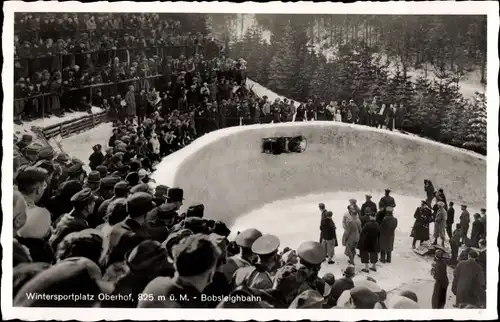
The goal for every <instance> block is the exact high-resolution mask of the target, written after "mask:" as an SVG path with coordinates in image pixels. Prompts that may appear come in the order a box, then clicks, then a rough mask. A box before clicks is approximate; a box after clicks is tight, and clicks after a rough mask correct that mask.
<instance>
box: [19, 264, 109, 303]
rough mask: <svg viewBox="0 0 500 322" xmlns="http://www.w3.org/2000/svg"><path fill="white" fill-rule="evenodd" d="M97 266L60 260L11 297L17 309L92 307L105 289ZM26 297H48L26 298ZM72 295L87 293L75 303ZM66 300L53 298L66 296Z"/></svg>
mask: <svg viewBox="0 0 500 322" xmlns="http://www.w3.org/2000/svg"><path fill="white" fill-rule="evenodd" d="M100 278H101V276H100V271H99V267H97V265H95V264H94V263H92V262H91V261H90V260H86V261H85V260H69V261H62V262H60V263H58V264H56V265H54V266H52V267H50V268H48V269H46V270H44V271H42V272H40V273H39V274H37V275H36V276H35V277H34V278H32V279H31V280H30V281H29V282H27V283H26V284H25V285H24V286H23V287H22V288H21V289H20V290H19V292H18V293H17V296H16V297H15V298H14V302H13V304H14V306H17V307H94V306H95V305H96V304H97V303H98V295H99V294H100V293H103V291H104V290H105V289H104V288H103V287H102V286H101V285H102V281H101V280H100ZM28 294H45V295H47V296H43V297H42V296H33V297H28V296H27V295H28ZM72 294H86V295H87V294H88V295H90V296H87V297H85V298H82V299H80V301H74V300H72V298H71V295H72ZM65 295H66V298H67V299H66V300H61V299H58V298H56V296H63V297H64V296H65Z"/></svg>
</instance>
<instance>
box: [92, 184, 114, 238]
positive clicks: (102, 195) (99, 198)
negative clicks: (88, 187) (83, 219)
mask: <svg viewBox="0 0 500 322" xmlns="http://www.w3.org/2000/svg"><path fill="white" fill-rule="evenodd" d="M119 181H120V178H117V177H112V176H107V177H104V178H102V179H101V181H100V183H99V189H98V190H97V191H96V192H95V193H94V195H95V209H94V210H93V212H92V214H91V216H89V218H88V222H89V225H90V226H91V227H94V228H95V227H97V226H99V225H100V224H102V223H104V217H100V215H99V208H100V207H101V205H102V204H103V203H104V201H105V200H108V199H111V198H112V197H113V188H114V186H115V184H117V183H118V182H119Z"/></svg>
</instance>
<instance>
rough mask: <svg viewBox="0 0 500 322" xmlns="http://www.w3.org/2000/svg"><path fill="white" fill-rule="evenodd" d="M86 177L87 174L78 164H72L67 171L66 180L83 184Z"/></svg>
mask: <svg viewBox="0 0 500 322" xmlns="http://www.w3.org/2000/svg"><path fill="white" fill-rule="evenodd" d="M86 177H87V173H86V172H85V170H84V169H83V166H82V165H81V164H80V163H77V164H74V165H72V166H71V167H70V168H69V169H68V178H67V180H76V181H79V182H80V183H82V184H83V183H84V181H85V178H86Z"/></svg>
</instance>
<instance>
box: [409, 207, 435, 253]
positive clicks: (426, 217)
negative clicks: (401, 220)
mask: <svg viewBox="0 0 500 322" xmlns="http://www.w3.org/2000/svg"><path fill="white" fill-rule="evenodd" d="M413 217H414V218H415V222H414V223H413V228H412V229H411V234H410V237H413V242H412V248H413V249H415V248H416V247H417V241H419V242H420V245H422V242H424V241H427V240H429V239H430V236H429V235H430V233H429V224H430V223H431V222H432V210H431V208H429V205H428V204H427V201H425V200H422V201H421V205H420V207H417V209H416V210H415V214H414V215H413Z"/></svg>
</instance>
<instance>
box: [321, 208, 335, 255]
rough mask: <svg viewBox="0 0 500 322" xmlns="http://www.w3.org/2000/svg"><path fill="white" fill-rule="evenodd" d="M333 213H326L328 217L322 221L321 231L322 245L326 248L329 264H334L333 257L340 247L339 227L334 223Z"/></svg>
mask: <svg viewBox="0 0 500 322" xmlns="http://www.w3.org/2000/svg"><path fill="white" fill-rule="evenodd" d="M332 217H333V213H332V212H331V211H327V212H326V216H325V217H324V218H323V219H322V220H321V225H320V230H321V245H323V248H325V251H326V257H327V260H328V264H334V263H335V262H334V261H333V256H334V255H335V247H337V246H338V243H337V232H336V230H337V227H336V226H335V223H334V222H333V219H332Z"/></svg>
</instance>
